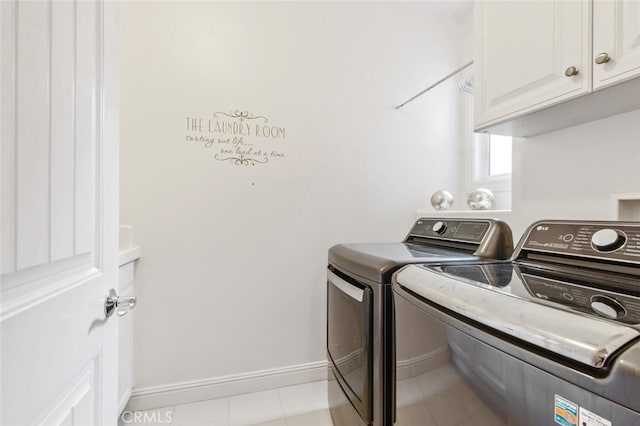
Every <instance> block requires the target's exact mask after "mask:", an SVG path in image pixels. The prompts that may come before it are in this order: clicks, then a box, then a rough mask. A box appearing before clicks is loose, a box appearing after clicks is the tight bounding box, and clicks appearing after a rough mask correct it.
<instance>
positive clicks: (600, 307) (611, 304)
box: [591, 295, 627, 319]
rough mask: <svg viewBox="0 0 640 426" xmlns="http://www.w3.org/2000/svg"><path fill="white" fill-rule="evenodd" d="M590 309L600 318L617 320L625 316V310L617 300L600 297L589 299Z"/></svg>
mask: <svg viewBox="0 0 640 426" xmlns="http://www.w3.org/2000/svg"><path fill="white" fill-rule="evenodd" d="M591 309H592V310H593V312H595V313H596V314H598V315H600V316H601V317H605V318H610V319H618V318H622V317H624V316H625V315H627V310H626V309H625V308H624V306H622V303H620V302H618V301H617V300H615V299H613V298H611V297H608V296H602V295H596V296H592V297H591Z"/></svg>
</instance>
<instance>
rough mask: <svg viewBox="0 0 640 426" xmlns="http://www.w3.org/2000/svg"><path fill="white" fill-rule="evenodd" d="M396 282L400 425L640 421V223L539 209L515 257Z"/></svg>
mask: <svg viewBox="0 0 640 426" xmlns="http://www.w3.org/2000/svg"><path fill="white" fill-rule="evenodd" d="M393 282H394V284H393V294H394V303H395V305H394V306H395V315H396V327H397V332H396V345H397V347H396V350H397V352H398V354H400V353H403V354H405V355H404V356H398V357H397V358H396V389H397V398H396V410H397V419H396V420H397V421H396V424H397V425H443V424H451V425H476V426H477V425H491V426H498V425H518V426H546V425H549V426H552V425H554V426H555V425H558V424H559V425H563V426H578V425H579V426H612V425H615V426H622V425H624V426H628V425H640V223H624V222H586V221H552V220H549V221H540V222H537V223H534V224H533V225H531V226H530V227H529V228H528V230H527V231H526V233H525V234H524V236H523V238H522V239H521V240H520V242H519V244H518V246H517V248H516V250H515V253H514V255H513V259H512V262H511V263H501V264H476V265H474V264H465V265H460V264H453V263H448V262H443V263H441V264H433V263H431V264H422V265H410V266H406V267H404V268H402V269H400V270H399V271H398V272H397V273H396V274H395V275H394V276H393ZM416 318H418V320H416ZM443 354H444V355H443Z"/></svg>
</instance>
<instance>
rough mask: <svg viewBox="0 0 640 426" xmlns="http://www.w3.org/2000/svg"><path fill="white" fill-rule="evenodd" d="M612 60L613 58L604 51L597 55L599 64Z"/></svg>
mask: <svg viewBox="0 0 640 426" xmlns="http://www.w3.org/2000/svg"><path fill="white" fill-rule="evenodd" d="M610 60H611V57H610V56H609V55H608V54H606V53H604V52H602V53H601V54H599V55H598V56H596V64H598V65H601V64H606V63H607V62H609V61H610Z"/></svg>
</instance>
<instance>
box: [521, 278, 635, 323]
mask: <svg viewBox="0 0 640 426" xmlns="http://www.w3.org/2000/svg"><path fill="white" fill-rule="evenodd" d="M521 278H522V282H523V283H524V284H525V285H526V287H527V290H528V291H529V293H530V294H531V295H532V296H534V297H536V298H538V299H541V300H545V301H549V302H554V303H559V304H562V305H566V306H569V307H571V308H573V309H576V310H578V311H582V312H585V313H589V314H595V315H598V316H600V317H603V318H607V319H612V320H616V321H620V322H624V323H627V324H640V298H638V297H634V296H630V295H626V294H621V293H614V292H611V291H607V290H603V289H598V288H592V287H588V286H584V285H580V284H576V283H569V282H566V281H561V280H555V279H551V278H547V277H540V276H536V275H531V274H527V273H522V274H521Z"/></svg>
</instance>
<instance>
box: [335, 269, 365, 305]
mask: <svg viewBox="0 0 640 426" xmlns="http://www.w3.org/2000/svg"><path fill="white" fill-rule="evenodd" d="M327 278H328V279H329V282H330V283H331V284H333V285H334V286H335V287H337V288H338V289H339V290H340V291H342V292H343V293H344V294H346V295H347V296H349V297H351V298H352V299H355V300H357V301H358V302H362V299H364V290H363V289H361V288H358V287H356V286H354V285H353V284H349V283H348V282H346V281H345V280H343V279H342V278H340V277H339V276H337V275H336V274H334V273H333V272H331V271H327Z"/></svg>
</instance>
